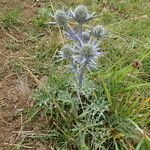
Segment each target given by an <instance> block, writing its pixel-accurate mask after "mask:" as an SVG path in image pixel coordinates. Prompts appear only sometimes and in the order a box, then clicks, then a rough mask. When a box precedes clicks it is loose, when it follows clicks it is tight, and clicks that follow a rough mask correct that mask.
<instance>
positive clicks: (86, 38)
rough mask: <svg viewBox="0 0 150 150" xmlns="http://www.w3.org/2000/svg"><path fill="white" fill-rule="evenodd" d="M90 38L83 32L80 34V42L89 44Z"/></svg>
mask: <svg viewBox="0 0 150 150" xmlns="http://www.w3.org/2000/svg"><path fill="white" fill-rule="evenodd" d="M90 37H91V35H90V33H89V32H83V33H82V41H83V42H85V43H87V42H89V40H90Z"/></svg>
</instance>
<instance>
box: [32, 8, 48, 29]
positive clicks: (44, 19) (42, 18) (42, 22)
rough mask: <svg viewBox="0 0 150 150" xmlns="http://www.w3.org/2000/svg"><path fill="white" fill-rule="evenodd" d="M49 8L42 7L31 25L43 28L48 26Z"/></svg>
mask: <svg viewBox="0 0 150 150" xmlns="http://www.w3.org/2000/svg"><path fill="white" fill-rule="evenodd" d="M50 12H51V10H50V8H48V7H43V8H41V9H39V11H38V15H37V17H36V18H33V24H34V25H35V26H37V27H45V26H46V24H48V18H49V17H50Z"/></svg>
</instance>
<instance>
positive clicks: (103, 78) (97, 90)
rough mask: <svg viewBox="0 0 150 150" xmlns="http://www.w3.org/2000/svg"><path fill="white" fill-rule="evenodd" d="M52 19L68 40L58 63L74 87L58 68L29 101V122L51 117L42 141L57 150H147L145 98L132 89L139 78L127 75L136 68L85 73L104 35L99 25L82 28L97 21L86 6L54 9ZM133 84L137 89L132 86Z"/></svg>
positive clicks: (92, 65) (97, 55) (90, 67)
mask: <svg viewBox="0 0 150 150" xmlns="http://www.w3.org/2000/svg"><path fill="white" fill-rule="evenodd" d="M53 17H54V18H55V21H56V22H55V24H58V25H59V26H60V29H63V33H64V34H65V37H66V39H67V40H66V41H65V42H64V43H66V44H65V45H64V46H63V47H62V48H61V50H60V51H59V56H58V57H57V58H59V60H66V62H67V63H68V65H67V69H68V68H69V69H70V70H71V73H72V74H73V75H74V80H75V81H76V82H73V80H72V74H71V73H70V72H66V69H64V67H60V65H59V67H58V68H57V69H56V66H53V65H51V68H50V70H49V76H48V81H47V82H46V84H45V87H39V88H37V89H36V93H35V95H34V96H33V97H32V98H33V99H35V100H36V101H37V103H36V105H35V106H34V109H33V112H32V113H31V114H29V115H30V116H31V118H32V117H33V116H34V115H35V114H37V112H40V113H41V111H43V112H44V114H45V115H46V117H47V116H48V117H47V118H50V124H49V125H48V126H47V125H46V127H45V128H44V130H45V129H47V134H46V135H44V136H45V137H44V138H47V139H49V140H50V141H51V142H52V144H53V145H52V146H53V147H54V149H57V150H106V149H109V150H114V149H116V150H118V149H122V150H128V149H134V148H135V147H136V148H137V149H140V148H142V147H149V141H150V140H149V138H148V134H147V132H146V131H145V130H146V129H145V128H147V125H148V124H149V121H146V120H148V118H149V114H148V109H149V99H143V98H142V92H141V90H138V89H137V88H136V86H138V83H139V82H141V81H139V78H138V76H135V77H134V78H133V79H132V77H130V78H129V76H128V75H129V74H133V73H134V72H133V71H132V69H133V67H134V66H132V65H127V66H123V65H122V66H121V68H120V67H119V68H120V69H119V68H117V69H116V70H113V69H112V70H111V69H110V70H107V69H105V72H104V70H103V72H102V69H101V70H98V69H97V71H95V72H94V71H93V72H91V73H90V74H85V73H86V71H87V70H88V69H93V68H97V58H98V57H99V56H101V55H102V54H103V52H101V47H100V43H99V41H100V40H101V38H102V37H104V36H105V35H106V31H105V29H104V27H103V26H101V25H97V26H95V27H91V28H90V29H89V30H87V28H86V27H87V26H85V25H84V24H85V23H87V22H88V21H90V20H91V19H94V18H95V17H96V16H95V15H94V14H90V13H89V11H88V10H87V8H86V7H85V6H78V7H77V8H75V10H74V11H72V10H70V11H69V12H65V11H62V10H58V11H56V12H55V14H54V16H53ZM72 20H73V21H75V22H77V29H75V28H73V27H71V26H70V24H73V23H72V22H71V23H70V21H72ZM52 24H54V23H52ZM83 29H86V31H83ZM144 57H145V56H143V59H144ZM118 61H119V62H120V60H118ZM116 64H117V63H116ZM114 66H115V64H114ZM134 71H135V72H136V71H137V70H134ZM103 74H104V75H103ZM136 74H137V73H136ZM85 75H87V76H88V75H89V76H93V77H94V78H95V79H98V80H100V83H97V82H94V81H91V80H88V79H87V78H86V77H85ZM91 78H92V77H91ZM74 84H75V85H76V86H77V90H76V89H75V88H74ZM133 84H134V85H135V84H136V85H135V86H133V87H132V85H133ZM76 91H78V96H79V97H77V96H76ZM78 98H79V99H80V100H81V102H82V105H81V103H80V101H79V99H78ZM141 128H142V129H141ZM35 137H36V136H35ZM35 137H34V136H33V138H35ZM41 138H43V137H41ZM145 143H146V144H145Z"/></svg>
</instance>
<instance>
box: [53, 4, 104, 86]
mask: <svg viewBox="0 0 150 150" xmlns="http://www.w3.org/2000/svg"><path fill="white" fill-rule="evenodd" d="M95 17H96V16H95V15H94V13H93V14H91V13H89V11H88V9H87V8H86V7H85V6H83V5H80V6H78V7H76V8H75V10H74V11H72V10H70V11H69V12H65V11H63V10H58V11H56V12H55V14H54V18H55V21H56V23H57V24H58V25H59V26H62V27H63V29H64V33H65V34H66V35H67V37H68V38H69V39H70V40H71V41H72V42H70V43H71V44H67V45H64V47H62V49H61V50H60V52H59V57H60V59H61V60H62V59H66V60H69V61H70V65H69V66H70V68H71V69H72V71H73V72H74V73H75V77H76V81H77V83H78V85H79V87H80V88H81V87H82V82H83V76H84V73H85V70H86V69H89V68H96V66H97V63H96V60H97V58H98V57H99V56H100V55H102V54H103V53H102V52H101V48H100V46H99V41H100V39H101V38H102V37H104V36H105V34H106V31H105V29H104V27H103V26H102V25H97V26H95V27H91V28H90V30H88V31H84V32H83V25H84V24H85V23H87V22H88V21H90V20H92V19H93V18H95ZM70 20H74V21H75V22H77V25H78V28H77V30H75V29H73V28H71V27H70V25H69V21H70Z"/></svg>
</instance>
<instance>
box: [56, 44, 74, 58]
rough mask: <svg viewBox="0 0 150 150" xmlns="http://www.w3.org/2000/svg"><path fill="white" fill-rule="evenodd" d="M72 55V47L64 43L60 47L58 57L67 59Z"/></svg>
mask: <svg viewBox="0 0 150 150" xmlns="http://www.w3.org/2000/svg"><path fill="white" fill-rule="evenodd" d="M72 56H73V48H71V46H70V45H65V46H64V47H62V48H61V50H60V51H59V57H60V58H61V60H62V59H68V60H71V59H72Z"/></svg>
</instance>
